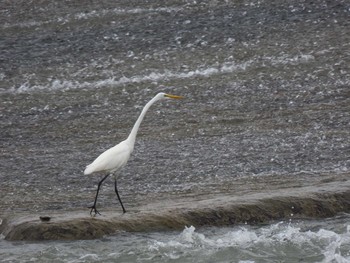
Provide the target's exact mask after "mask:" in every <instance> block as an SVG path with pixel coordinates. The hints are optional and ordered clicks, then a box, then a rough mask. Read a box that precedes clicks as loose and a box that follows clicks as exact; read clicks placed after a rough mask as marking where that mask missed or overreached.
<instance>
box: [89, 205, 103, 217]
mask: <svg viewBox="0 0 350 263" xmlns="http://www.w3.org/2000/svg"><path fill="white" fill-rule="evenodd" d="M88 208H91V211H90V215H91V216H96V215H97V214H98V215H101V213H100V212H99V211H97V209H96V206H94V205H93V206H89V207H88ZM92 213H95V214H92Z"/></svg>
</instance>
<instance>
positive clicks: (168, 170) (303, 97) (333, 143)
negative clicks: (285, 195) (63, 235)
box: [0, 0, 350, 262]
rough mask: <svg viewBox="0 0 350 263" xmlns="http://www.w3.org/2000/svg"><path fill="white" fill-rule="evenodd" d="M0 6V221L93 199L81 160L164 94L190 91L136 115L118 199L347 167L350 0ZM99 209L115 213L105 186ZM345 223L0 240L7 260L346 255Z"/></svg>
mask: <svg viewBox="0 0 350 263" xmlns="http://www.w3.org/2000/svg"><path fill="white" fill-rule="evenodd" d="M0 6H1V8H0V30H1V31H0V33H1V37H0V50H1V52H0V102H1V103H0V123H1V137H0V142H1V149H0V156H1V159H0V165H1V170H0V179H1V184H0V198H1V202H0V217H1V216H5V215H8V214H16V213H24V214H26V213H41V212H47V211H55V212H57V211H58V212H60V211H62V213H64V211H66V210H70V211H72V210H73V211H74V210H75V209H80V210H81V209H84V208H85V207H87V206H88V205H91V202H92V201H93V198H94V195H95V189H96V183H97V181H98V180H99V177H93V176H91V177H83V176H82V171H83V170H84V168H85V166H86V165H87V164H89V163H90V162H91V161H93V159H94V158H95V157H97V156H98V154H100V153H101V152H102V151H104V150H105V149H107V148H108V147H111V146H113V145H114V144H116V143H118V142H119V141H121V140H123V139H124V138H126V136H127V134H128V133H129V132H130V130H131V127H132V126H133V123H134V121H135V120H136V118H137V116H138V114H139V113H140V111H141V109H142V107H143V105H144V104H145V103H146V102H147V101H148V100H150V99H151V98H152V97H153V96H154V95H155V94H156V93H157V92H159V91H166V92H169V93H173V94H177V95H183V96H185V99H184V100H183V101H166V102H160V103H158V104H157V105H154V106H152V108H151V109H150V111H149V112H148V114H147V116H146V118H145V120H144V122H143V123H142V125H141V128H140V131H139V134H138V139H137V142H136V145H135V152H134V154H133V157H132V159H131V160H130V162H129V164H128V166H127V167H126V168H125V169H124V170H123V172H122V173H121V174H120V176H119V187H120V193H121V195H122V198H123V200H124V204H125V206H126V207H127V209H132V208H133V207H136V206H138V205H143V204H150V203H152V200H162V199H164V200H166V199H170V198H176V196H182V197H188V198H191V197H192V196H193V197H196V196H205V195H206V194H207V193H215V194H218V195H220V193H226V194H227V193H228V192H230V189H231V186H232V185H235V184H236V183H238V182H239V183H242V181H249V182H250V183H253V187H252V189H249V187H247V186H246V187H247V188H246V193H248V194H249V192H250V191H256V190H259V188H266V187H268V185H269V182H265V183H263V184H262V183H261V182H262V181H264V180H263V179H262V178H264V177H266V178H269V180H271V179H273V180H274V183H275V184H276V185H280V186H281V187H282V186H283V187H285V186H300V185H307V184H308V182H309V180H310V178H319V177H322V176H324V175H332V176H333V177H334V178H336V177H337V176H338V175H339V176H344V175H346V174H348V173H349V168H350V158H349V157H350V143H349V141H350V140H349V138H350V136H349V135H350V129H349V128H350V87H349V83H350V69H349V65H350V34H349V33H350V4H349V3H348V1H342V0H335V1H325V0H316V1H301V0H300V1H288V0H275V1H264V0H263V1H260V0H259V1H258V0H242V1H177V0H174V1H166V2H163V1H146V2H140V1H110V0H105V1H88V2H87V1H78V0H76V1H51V0H46V1H45V0H43V1H35V2H33V1H20V0H16V1H1V2H0ZM160 86H164V87H160ZM255 179H256V180H259V182H260V183H259V184H254V182H255ZM284 184H287V185H284ZM98 204H99V208H100V210H101V211H103V209H107V208H111V207H113V208H115V209H116V210H118V209H120V208H119V207H118V206H117V201H116V199H115V196H114V193H113V190H112V181H107V182H106V183H105V186H104V187H103V188H102V191H101V196H100V199H99V203H98ZM87 213H88V211H87ZM348 219H349V217H348V216H343V217H340V218H335V219H330V220H329V221H326V222H322V223H321V222H318V221H309V222H298V223H296V222H292V223H275V224H271V225H267V226H262V227H261V226H256V227H255V226H240V227H233V228H225V229H221V228H208V229H203V230H202V229H196V230H194V228H192V227H190V226H188V227H189V228H186V229H185V230H184V231H183V232H182V233H173V232H172V233H149V234H127V233H125V234H123V235H121V236H120V235H119V236H117V237H106V238H104V239H102V240H96V241H81V242H70V243H59V242H57V243H55V242H52V243H45V244H44V243H29V244H28V243H6V242H5V241H3V240H2V241H1V247H3V248H4V249H3V251H1V254H4V258H5V259H4V261H5V262H7V261H9V262H17V261H26V260H32V261H35V262H37V260H41V261H43V262H45V261H46V260H48V259H50V258H51V259H52V258H55V259H57V260H58V261H59V260H61V261H64V262H90V261H91V262H92V261H98V260H100V261H103V262H108V261H118V262H119V261H120V262H128V261H150V262H157V261H158V262H164V261H175V262H176V260H178V262H193V261H196V262H197V261H198V262H213V261H217V262H239V261H240V260H241V262H272V261H275V262H280V261H283V259H284V258H287V259H288V258H290V261H289V262H293V261H294V262H299V261H301V262H321V261H323V262H347V261H349V260H350V259H349V253H348V251H349V244H350V242H349V238H350V237H349V236H350V234H349V227H348V225H347V222H348ZM333 220H334V221H333ZM333 225H334V226H333ZM271 244H272V245H271ZM287 261H288V260H287Z"/></svg>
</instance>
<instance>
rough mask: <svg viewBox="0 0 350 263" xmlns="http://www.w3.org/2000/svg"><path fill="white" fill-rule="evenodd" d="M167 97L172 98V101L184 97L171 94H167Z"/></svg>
mask: <svg viewBox="0 0 350 263" xmlns="http://www.w3.org/2000/svg"><path fill="white" fill-rule="evenodd" d="M164 96H165V97H167V98H170V99H177V100H178V99H183V98H184V97H182V96H177V95H171V94H165V95H164Z"/></svg>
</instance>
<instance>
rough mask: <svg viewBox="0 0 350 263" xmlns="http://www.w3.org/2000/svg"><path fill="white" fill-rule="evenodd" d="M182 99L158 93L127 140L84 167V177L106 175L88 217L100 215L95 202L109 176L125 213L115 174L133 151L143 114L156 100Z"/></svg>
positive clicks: (146, 106) (145, 109)
mask: <svg viewBox="0 0 350 263" xmlns="http://www.w3.org/2000/svg"><path fill="white" fill-rule="evenodd" d="M182 98H183V97H182V96H177V95H171V94H166V93H163V92H161V93H158V94H157V95H156V96H155V97H154V98H153V99H151V100H150V101H149V102H148V103H147V104H146V105H145V107H144V108H143V109H142V112H141V114H140V116H139V117H138V119H137V121H136V122H135V124H134V127H133V128H132V130H131V132H130V134H129V136H128V138H127V139H126V140H124V141H122V142H120V143H119V144H117V145H116V146H114V147H112V148H110V149H108V150H106V151H105V152H103V153H102V154H101V155H100V156H98V157H97V158H96V159H95V160H94V161H93V162H92V163H91V164H89V165H88V166H86V168H85V170H84V174H85V175H88V174H93V173H97V172H105V173H107V175H105V177H103V178H102V180H101V181H100V182H99V183H98V186H97V192H96V197H95V201H94V204H93V205H92V206H90V207H89V208H91V211H90V215H91V214H92V213H93V212H94V213H95V215H96V214H100V213H99V212H98V211H97V209H96V202H97V197H98V193H99V191H100V187H101V184H102V183H103V181H104V180H106V179H107V177H108V176H109V175H111V174H114V175H115V181H114V190H115V193H116V194H117V197H118V200H119V202H120V205H121V206H122V209H123V213H125V212H126V211H125V208H124V205H123V203H122V200H121V199H120V196H119V193H118V189H117V175H116V173H117V172H118V171H119V170H120V169H121V168H123V167H124V166H125V165H126V163H127V162H128V160H129V158H130V155H131V153H132V151H133V150H134V144H135V140H136V135H137V131H138V130H139V127H140V124H141V122H142V120H143V117H145V114H146V112H147V110H148V109H149V108H150V107H151V105H152V104H153V103H155V102H156V101H158V100H162V99H182Z"/></svg>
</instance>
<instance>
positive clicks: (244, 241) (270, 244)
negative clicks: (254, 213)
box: [0, 215, 350, 263]
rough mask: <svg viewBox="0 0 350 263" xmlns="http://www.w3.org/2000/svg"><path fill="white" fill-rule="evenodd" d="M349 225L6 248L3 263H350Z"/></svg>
mask: <svg viewBox="0 0 350 263" xmlns="http://www.w3.org/2000/svg"><path fill="white" fill-rule="evenodd" d="M349 219H350V218H349V215H342V216H339V217H337V218H333V219H328V220H322V221H303V222H298V221H296V222H277V223H273V224H271V225H263V226H248V225H242V226H236V227H230V228H214V227H210V228H203V229H200V230H197V229H195V228H194V227H193V226H190V227H186V228H185V229H184V230H183V231H182V232H161V233H159V232H156V233H142V234H137V233H136V234H133V233H120V234H118V235H117V236H109V237H105V238H103V239H99V240H94V241H75V242H46V243H34V242H32V243H28V242H26V243H24V242H11V243H5V242H3V241H0V242H1V243H0V244H1V245H2V247H3V249H4V250H5V251H6V257H5V259H4V260H3V261H2V262H48V261H52V260H54V262H241V263H243V262H246V263H248V262H349V261H350V225H348V224H345V225H344V223H343V222H344V220H349Z"/></svg>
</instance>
